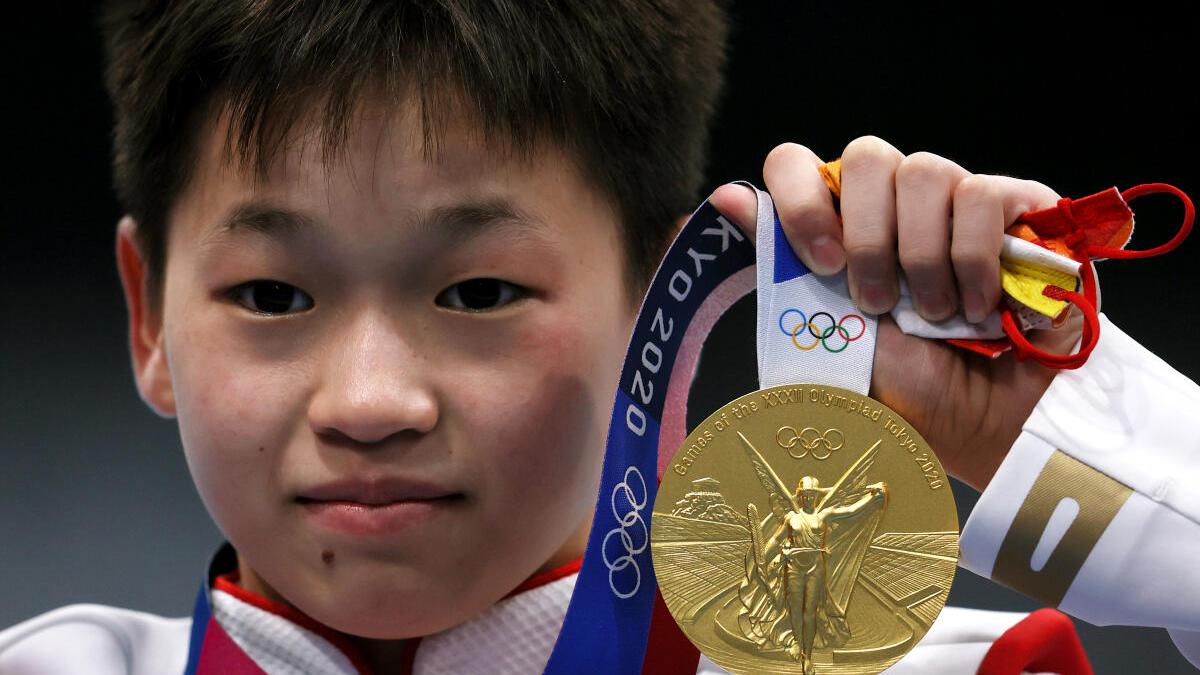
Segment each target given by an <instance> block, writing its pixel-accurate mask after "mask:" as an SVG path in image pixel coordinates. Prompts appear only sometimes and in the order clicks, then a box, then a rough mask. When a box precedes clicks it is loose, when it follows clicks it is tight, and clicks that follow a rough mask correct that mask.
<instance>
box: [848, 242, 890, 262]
mask: <svg viewBox="0 0 1200 675" xmlns="http://www.w3.org/2000/svg"><path fill="white" fill-rule="evenodd" d="M846 259H847V260H850V261H851V262H852V263H853V264H854V265H856V266H861V265H877V264H883V263H885V262H887V261H888V255H887V250H886V248H885V247H883V246H881V245H879V244H877V243H875V242H870V241H865V242H864V241H859V242H855V243H851V244H847V245H846Z"/></svg>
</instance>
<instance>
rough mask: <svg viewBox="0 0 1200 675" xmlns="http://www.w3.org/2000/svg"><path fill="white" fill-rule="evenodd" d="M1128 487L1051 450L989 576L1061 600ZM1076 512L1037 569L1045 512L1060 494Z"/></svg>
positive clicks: (1052, 601)
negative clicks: (1072, 503)
mask: <svg viewBox="0 0 1200 675" xmlns="http://www.w3.org/2000/svg"><path fill="white" fill-rule="evenodd" d="M1132 493H1133V491H1132V490H1131V489H1130V488H1129V487H1128V486H1126V485H1124V484H1123V483H1120V482H1118V481H1116V480H1113V479H1112V478H1110V477H1109V476H1107V475H1105V474H1103V473H1101V472H1099V471H1097V470H1096V469H1093V468H1092V467H1090V466H1088V465H1086V464H1084V463H1083V462H1080V461H1079V460H1077V459H1075V458H1073V457H1070V456H1069V455H1067V454H1066V453H1064V452H1063V451H1061V450H1055V451H1054V454H1053V455H1051V456H1050V460H1049V461H1048V462H1046V466H1045V467H1044V468H1043V469H1042V472H1041V473H1040V474H1038V477H1037V480H1035V481H1034V483H1033V488H1032V489H1031V490H1030V491H1029V494H1028V495H1027V496H1026V497H1025V501H1024V503H1022V504H1021V508H1020V509H1019V510H1018V511H1017V516H1016V518H1014V519H1013V523H1012V526H1010V527H1009V529H1008V534H1006V535H1005V536H1004V541H1003V542H1002V543H1001V544H1000V551H999V553H997V555H996V564H995V566H994V567H993V569H992V579H994V580H995V581H999V582H1000V583H1002V584H1004V585H1005V586H1008V587H1010V588H1013V589H1015V590H1018V591H1020V592H1022V593H1024V594H1026V595H1029V596H1032V597H1034V598H1037V599H1038V600H1041V601H1042V602H1045V603H1047V604H1049V605H1052V606H1057V605H1058V604H1059V603H1060V602H1062V599H1063V596H1064V595H1066V594H1067V589H1069V588H1070V587H1071V583H1072V582H1073V581H1074V580H1075V575H1077V574H1078V573H1079V569H1080V568H1081V567H1083V563H1084V562H1085V561H1087V558H1088V555H1090V554H1091V552H1092V549H1093V548H1094V547H1095V546H1096V542H1097V541H1098V540H1099V539H1100V535H1102V534H1103V533H1104V530H1105V529H1106V528H1107V527H1108V524H1109V523H1110V522H1112V519H1113V517H1114V516H1116V515H1117V511H1118V510H1120V508H1121V506H1122V505H1123V504H1124V503H1125V501H1126V500H1127V499H1129V495H1130V494H1132ZM1065 498H1069V499H1074V500H1075V501H1076V502H1077V503H1078V504H1079V513H1078V515H1076V516H1075V519H1074V520H1073V521H1072V522H1071V524H1070V526H1069V527H1068V528H1067V531H1066V533H1065V534H1063V537H1062V539H1061V540H1060V541H1059V542H1058V545H1057V546H1056V547H1055V548H1054V550H1053V551H1052V552H1051V553H1050V556H1049V558H1047V559H1046V563H1045V565H1043V566H1042V568H1041V569H1040V570H1036V571H1035V570H1034V569H1033V567H1032V565H1031V562H1030V561H1031V559H1032V558H1033V552H1034V549H1035V548H1037V545H1038V542H1039V541H1041V539H1042V535H1043V532H1045V530H1046V525H1047V524H1048V523H1049V521H1050V515H1051V514H1052V513H1054V509H1055V508H1056V507H1057V506H1058V504H1059V502H1061V501H1062V500H1063V499H1065Z"/></svg>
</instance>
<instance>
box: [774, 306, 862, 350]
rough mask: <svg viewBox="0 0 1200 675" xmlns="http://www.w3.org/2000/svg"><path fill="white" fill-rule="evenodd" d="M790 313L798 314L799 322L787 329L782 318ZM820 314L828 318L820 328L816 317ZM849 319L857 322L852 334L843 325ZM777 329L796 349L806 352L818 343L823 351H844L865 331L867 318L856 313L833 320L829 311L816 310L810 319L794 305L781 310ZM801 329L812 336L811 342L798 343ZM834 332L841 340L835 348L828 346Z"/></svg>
mask: <svg viewBox="0 0 1200 675" xmlns="http://www.w3.org/2000/svg"><path fill="white" fill-rule="evenodd" d="M792 313H796V314H799V315H800V321H799V323H797V324H796V327H795V328H793V329H791V330H788V329H787V328H785V327H784V325H783V320H784V317H786V316H787V315H788V314H792ZM822 316H824V317H826V318H827V319H829V326H828V327H825V328H822V327H820V326H818V325H817V318H818V317H822ZM851 319H853V320H854V321H857V322H858V333H857V334H855V335H853V336H852V335H850V331H849V330H848V329H847V328H846V325H845V324H846V321H848V320H851ZM805 329H807V330H805ZM779 330H781V331H783V334H784V335H786V336H788V337H790V338H791V339H792V344H793V345H795V346H796V349H799V350H800V351H803V352H807V351H809V350H811V349H814V348H816V346H817V345H818V344H820V345H821V346H822V347H824V348H825V351H827V352H832V353H835V354H836V353H837V352H840V351H844V350H845V349H846V347H849V346H850V343H851V342H854V341H855V340H857V339H859V338H860V337H862V336H863V334H864V333H866V332H867V320H866V319H864V318H862V317H861V316H859V315H858V314H847V315H846V316H843V317H842V318H841V319H840V320H837V321H835V320H834V318H833V315H832V314H830V313H829V312H817V313H816V314H813V315H812V318H811V319H810V318H809V317H808V316H806V315H805V314H804V312H801V311H800V310H798V309H796V308H795V307H792V308H789V309H785V310H783V313H782V314H780V315H779ZM802 331H803V332H806V333H807V334H808V335H809V337H811V338H812V342H810V343H808V344H800V340H798V339H797V338H798V337H799V336H800V334H801V332H802ZM835 333H836V334H837V336H838V337H840V338H841V339H842V340H843V342H842V346H841V347H838V348H836V349H835V348H833V347H830V346H829V338H830V337H833V335H834V334H835Z"/></svg>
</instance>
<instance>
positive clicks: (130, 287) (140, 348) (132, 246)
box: [117, 216, 175, 417]
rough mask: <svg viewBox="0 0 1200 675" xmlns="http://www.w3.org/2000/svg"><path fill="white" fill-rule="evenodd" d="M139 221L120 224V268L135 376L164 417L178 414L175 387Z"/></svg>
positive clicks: (144, 397)
mask: <svg viewBox="0 0 1200 675" xmlns="http://www.w3.org/2000/svg"><path fill="white" fill-rule="evenodd" d="M136 232H137V222H136V221H134V219H133V218H132V217H131V216H125V217H123V218H121V220H120V222H118V223H117V271H118V272H119V273H120V275H121V287H122V288H123V289H124V291H125V305H126V307H127V308H128V309H129V353H130V356H132V358H133V379H134V382H135V383H136V384H137V388H138V393H139V394H140V395H141V397H142V400H143V401H145V402H146V405H148V406H150V408H151V409H153V410H154V412H156V413H158V415H159V416H161V417H174V416H175V390H174V388H173V387H172V386H171V371H170V367H169V365H168V363H167V353H166V350H165V348H164V342H163V330H162V328H163V322H162V312H161V306H160V307H159V310H160V311H152V309H151V305H150V303H149V302H148V297H149V296H148V292H149V289H148V288H147V286H146V273H147V268H146V258H145V256H144V255H142V251H141V249H140V248H139V247H138V243H137V240H136V238H135V234H136Z"/></svg>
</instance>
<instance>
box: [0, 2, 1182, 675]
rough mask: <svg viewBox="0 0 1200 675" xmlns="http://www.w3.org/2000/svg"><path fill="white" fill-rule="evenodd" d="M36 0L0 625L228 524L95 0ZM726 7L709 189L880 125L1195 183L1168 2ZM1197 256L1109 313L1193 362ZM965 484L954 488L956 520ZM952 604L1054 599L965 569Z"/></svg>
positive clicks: (14, 250) (720, 338)
mask: <svg viewBox="0 0 1200 675" xmlns="http://www.w3.org/2000/svg"><path fill="white" fill-rule="evenodd" d="M1176 6H1177V7H1182V5H1176ZM24 11H25V12H27V13H29V15H27V16H24V17H20V16H18V17H12V16H10V17H8V19H9V20H8V21H6V28H5V29H4V34H3V39H2V40H0V50H2V51H0V57H2V58H0V68H3V72H2V79H0V82H2V83H3V86H4V91H5V95H4V106H3V112H2V113H0V115H2V118H0V119H2V120H3V122H4V132H5V133H4V147H5V149H6V152H5V158H4V159H5V161H4V162H3V167H4V168H3V171H4V181H3V195H4V199H3V200H0V233H2V234H0V237H3V242H2V243H3V257H2V258H0V280H2V283H0V302H2V303H3V305H2V314H0V316H2V317H3V329H2V330H0V626H7V625H10V624H12V623H15V622H17V621H19V620H22V619H25V618H28V617H30V616H32V615H34V614H37V613H40V612H43V611H45V610H48V609H51V608H53V607H57V606H61V605H64V604H68V603H72V602H100V603H106V604H113V605H120V606H125V607H132V608H136V609H142V610H146V611H151V612H156V613H161V614H167V615H173V616H180V615H186V614H187V613H188V612H190V609H191V602H192V599H193V593H194V592H195V589H196V584H197V583H198V582H199V579H200V575H201V573H202V570H203V568H204V565H205V563H206V561H207V558H208V556H209V555H210V553H211V552H212V551H213V549H214V547H215V545H216V544H217V543H218V542H219V540H220V535H219V533H218V532H217V531H216V529H215V528H214V527H213V525H212V524H211V523H210V521H209V519H208V516H207V514H206V513H205V511H204V508H203V506H202V505H201V503H200V501H199V499H198V498H197V497H196V494H195V491H194V489H193V487H192V484H191V481H190V479H189V477H188V473H187V467H186V466H185V464H184V461H183V455H182V452H181V449H180V444H179V439H178V434H177V431H176V427H175V424H174V422H173V421H170V420H161V419H158V418H157V417H155V416H154V415H153V413H151V412H150V411H149V409H148V408H146V407H145V406H144V405H143V404H142V403H141V401H140V399H139V398H138V395H137V392H136V390H135V388H134V386H133V381H132V377H131V372H130V364H129V357H128V352H127V349H126V332H125V331H126V328H125V320H126V316H125V313H124V307H123V304H122V298H121V293H120V285H119V282H118V278H117V275H116V272H115V264H114V263H115V258H114V255H113V233H114V227H115V223H116V220H117V218H118V216H119V215H120V212H119V210H118V207H117V205H116V203H115V201H114V199H113V197H112V194H111V191H110V189H109V166H108V152H109V149H108V133H109V124H110V117H109V111H108V107H107V101H106V99H105V96H104V93H103V90H102V86H101V77H100V72H101V56H100V50H99V44H98V42H99V40H98V37H97V34H96V31H95V30H94V29H93V14H92V12H93V10H92V9H91V8H90V6H89V5H86V4H79V5H77V6H75V7H71V6H68V7H66V8H64V7H63V6H62V5H61V4H59V5H57V6H53V7H51V6H50V4H49V3H47V4H46V5H43V6H42V8H41V9H27V10H24ZM34 13H36V14H37V15H34ZM732 13H733V18H734V23H735V28H734V33H733V40H732V61H731V67H730V70H729V78H728V86H727V91H726V96H725V99H724V104H723V107H722V111H721V115H720V117H719V119H718V124H717V129H716V132H715V134H714V143H713V151H712V155H711V157H712V163H711V169H710V171H709V181H708V184H707V185H706V189H711V188H712V187H715V186H716V185H718V184H720V183H722V182H725V181H728V180H733V179H750V180H752V181H754V182H755V183H758V184H760V185H761V165H762V159H763V158H764V157H765V156H766V154H767V152H769V151H770V149H771V148H772V147H774V145H776V144H777V143H780V142H782V141H785V140H791V141H795V142H799V143H802V144H805V145H807V146H809V147H810V148H812V149H813V150H814V151H815V152H816V153H817V154H818V155H819V156H821V157H822V158H823V159H825V160H831V159H833V158H835V157H837V156H839V155H840V154H841V150H842V149H843V148H844V147H845V145H846V144H847V143H848V142H849V141H851V140H852V139H854V138H855V137H858V136H861V135H866V134H872V135H876V136H880V137H882V138H884V139H886V140H888V141H889V142H891V143H892V144H894V145H895V146H896V147H898V148H899V149H900V150H901V151H902V152H904V153H906V154H907V153H912V152H915V151H918V150H927V151H931V152H934V153H937V154H941V155H943V156H946V157H949V158H950V159H953V160H955V161H956V162H958V163H959V164H961V165H962V166H964V167H966V168H967V169H968V170H970V171H972V172H974V173H999V174H1007V175H1012V176H1018V177H1022V178H1031V179H1035V180H1039V181H1041V182H1044V183H1046V184H1047V185H1049V186H1050V187H1052V188H1054V189H1055V190H1056V191H1058V192H1059V193H1060V194H1062V195H1065V196H1072V197H1082V196H1085V195H1088V194H1092V193H1094V192H1098V191H1100V190H1103V189H1105V188H1108V187H1111V186H1114V185H1115V186H1117V187H1119V188H1121V189H1125V188H1128V187H1131V186H1133V185H1136V184H1138V183H1144V182H1158V181H1163V182H1169V183H1172V184H1174V185H1175V186H1177V187H1179V188H1181V189H1183V190H1184V191H1186V192H1188V193H1189V194H1191V195H1193V196H1200V191H1198V190H1197V187H1198V186H1197V179H1198V172H1197V170H1196V168H1195V165H1194V163H1193V162H1194V160H1193V156H1192V155H1193V153H1194V152H1195V149H1196V147H1197V143H1196V141H1197V132H1196V120H1197V113H1198V112H1200V110H1198V107H1200V106H1198V105H1197V96H1196V90H1195V78H1196V74H1197V69H1196V67H1195V60H1194V59H1195V57H1194V55H1193V54H1192V53H1191V44H1192V43H1191V40H1192V35H1193V32H1194V23H1192V22H1191V21H1190V20H1186V19H1185V18H1184V17H1182V16H1179V15H1177V14H1175V10H1173V9H1171V8H1170V6H1168V5H1166V4H1160V3H1148V2H1140V3H1131V4H1128V5H1126V6H1121V7H1120V9H1119V10H1116V9H1113V10H1102V9H1100V8H1099V6H1093V7H1092V8H1090V9H1089V10H1087V12H1086V13H1080V12H1078V11H1073V10H1070V9H1067V8H1065V7H1052V6H1045V5H1020V4H1014V3H1005V4H1003V5H999V4H997V5H991V4H985V3H954V4H951V3H946V4H914V3H894V4H890V5H878V6H875V5H872V6H867V5H866V4H865V3H836V4H835V3H830V2H811V1H808V2H742V3H738V4H735V5H734V6H733V7H732ZM1134 208H1135V210H1136V212H1137V214H1138V219H1139V220H1138V222H1139V228H1138V230H1137V234H1136V235H1135V241H1134V245H1135V246H1138V247H1142V248H1144V247H1147V246H1150V245H1152V244H1154V243H1157V242H1159V241H1162V240H1164V239H1165V238H1166V237H1168V236H1170V234H1171V233H1172V231H1173V230H1172V227H1173V226H1174V224H1175V223H1177V222H1178V219H1179V217H1180V213H1181V210H1180V209H1179V207H1178V206H1177V204H1176V203H1174V202H1171V200H1170V199H1169V198H1166V197H1150V198H1146V199H1142V200H1138V201H1137V202H1135V203H1134ZM1198 252H1200V243H1198V242H1197V241H1196V240H1195V238H1193V240H1192V241H1190V242H1188V243H1187V244H1185V245H1184V246H1183V247H1182V248H1181V249H1180V250H1178V251H1176V252H1174V253H1172V254H1171V255H1169V256H1167V257H1165V258H1157V259H1154V260H1152V261H1131V262H1110V263H1105V264H1103V265H1101V267H1100V276H1101V279H1102V283H1103V290H1104V310H1105V312H1106V313H1107V314H1108V315H1109V316H1110V317H1111V318H1112V319H1113V320H1114V321H1115V322H1116V323H1117V324H1118V325H1120V326H1121V327H1122V328H1123V329H1124V330H1125V331H1126V332H1127V333H1129V334H1130V335H1132V336H1133V337H1135V338H1136V339H1138V340H1139V341H1141V342H1142V343H1143V344H1145V345H1146V346H1147V347H1148V348H1149V349H1151V350H1152V351H1154V352H1155V353H1157V354H1159V355H1160V356H1162V357H1163V358H1164V359H1166V360H1167V361H1168V362H1170V363H1172V364H1173V365H1174V366H1175V367H1176V368H1178V369H1179V370H1181V371H1182V372H1183V373H1184V374H1186V375H1188V376H1189V377H1191V378H1193V379H1196V378H1197V376H1198V375H1200V359H1198V358H1197V356H1196V355H1195V353H1194V349H1193V348H1192V343H1193V338H1192V336H1193V335H1194V334H1195V332H1194V331H1195V330H1196V328H1197V321H1196V318H1195V316H1196V308H1197V304H1198V303H1197V300H1196V298H1195V296H1194V295H1193V291H1194V290H1195V289H1196V286H1197V285H1196V282H1197V278H1198V273H1197V265H1196V262H1195V261H1196V255H1197V253H1198ZM713 341H714V343H715V344H719V345H721V346H722V353H729V352H728V351H726V349H729V348H734V347H736V349H737V350H738V353H739V354H741V355H742V361H741V362H740V363H739V362H737V361H736V359H734V360H730V361H727V362H722V363H721V364H717V365H712V364H710V363H708V362H707V361H706V362H705V365H704V366H703V370H702V377H703V379H702V381H701V382H700V384H699V385H698V389H699V391H698V392H697V393H698V396H700V397H701V398H702V399H706V400H712V401H715V402H724V401H726V400H728V399H730V398H733V396H735V395H737V394H740V393H743V392H744V391H746V390H747V389H748V388H750V387H753V386H754V385H755V382H754V375H753V372H754V357H753V308H752V306H751V305H749V304H746V303H743V305H742V306H740V307H739V308H737V309H736V310H735V312H734V313H733V315H732V316H731V318H730V319H729V320H726V321H723V322H722V324H721V326H720V327H719V330H718V332H717V334H716V335H714V336H713ZM715 405H716V404H715V403H714V406H712V407H715ZM1198 412H1200V411H1198ZM956 487H958V488H961V486H956ZM970 493H971V491H970V490H969V489H959V490H957V494H958V495H959V498H960V505H961V506H962V507H963V511H964V514H963V515H964V517H965V513H966V511H967V510H969V505H970V503H972V502H973V497H972V495H971V494H970ZM951 604H959V605H967V606H976V607H987V608H995V609H1013V610H1030V609H1034V608H1036V607H1037V604H1036V603H1034V602H1032V601H1030V600H1028V599H1025V598H1023V597H1022V596H1019V595H1017V594H1014V593H1012V592H1009V591H1007V590H1005V589H1003V588H1000V587H998V586H995V585H993V584H991V583H990V582H987V581H985V580H982V579H980V578H978V577H975V576H974V575H972V574H971V573H969V572H966V571H962V570H960V572H959V576H958V579H957V581H956V585H955V587H954V590H953V592H952V593H951ZM1077 623H1078V624H1079V629H1080V632H1081V634H1082V637H1083V640H1084V644H1085V645H1086V647H1087V649H1088V652H1089V654H1090V655H1091V657H1092V660H1093V663H1094V665H1095V666H1096V669H1097V672H1099V673H1114V674H1115V673H1129V672H1139V673H1142V672H1151V673H1177V672H1194V671H1193V670H1192V669H1191V668H1190V667H1189V666H1188V665H1187V664H1186V662H1185V661H1184V660H1183V659H1182V658H1181V657H1180V656H1179V655H1178V654H1177V653H1176V651H1175V649H1174V647H1173V645H1172V643H1171V641H1170V639H1169V638H1168V637H1167V635H1166V633H1165V631H1162V630H1157V629H1140V628H1118V627H1109V628H1096V627H1092V626H1089V625H1087V624H1083V623H1082V622H1077Z"/></svg>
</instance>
